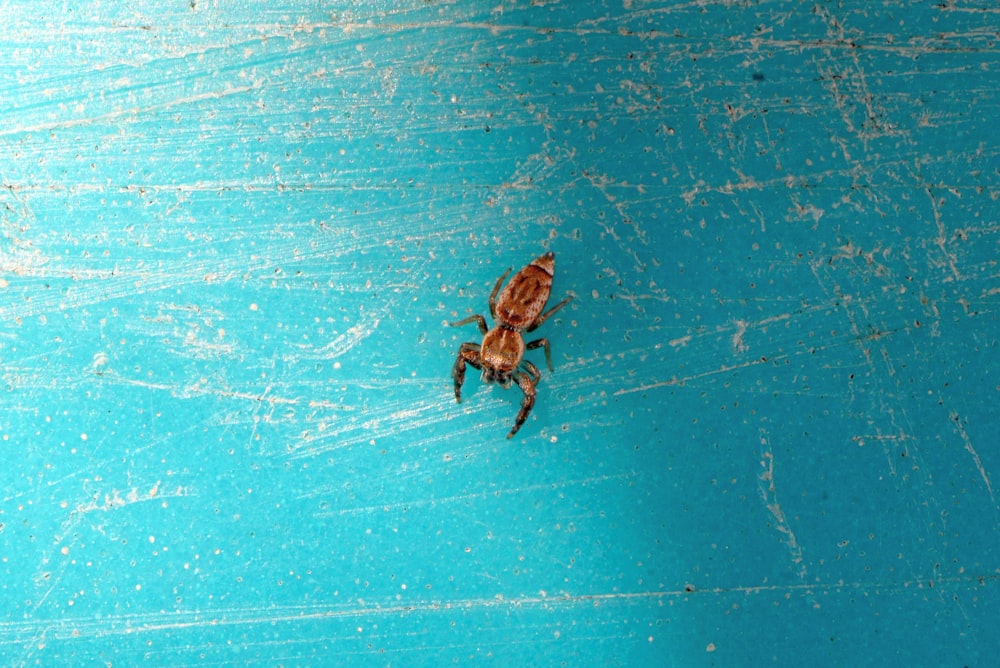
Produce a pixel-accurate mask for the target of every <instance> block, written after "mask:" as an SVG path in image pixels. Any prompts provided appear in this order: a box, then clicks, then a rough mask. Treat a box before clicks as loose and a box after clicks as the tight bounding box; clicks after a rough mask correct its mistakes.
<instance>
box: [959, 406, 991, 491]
mask: <svg viewBox="0 0 1000 668" xmlns="http://www.w3.org/2000/svg"><path fill="white" fill-rule="evenodd" d="M948 417H950V418H951V421H952V422H954V423H955V429H957V430H958V435H959V436H960V437H961V438H962V442H963V443H964V444H965V450H966V452H968V453H969V454H970V455H972V461H973V462H974V463H975V465H976V468H977V469H978V470H979V475H980V476H982V478H983V482H984V483H986V490H987V491H988V492H989V493H990V501H992V502H993V507H994V508H995V507H996V505H997V500H996V497H994V496H993V485H992V484H991V483H990V475H989V473H988V472H987V471H986V467H985V466H983V460H981V459H980V458H979V453H977V452H976V449H975V448H974V447H973V446H972V439H971V438H969V433H968V432H967V431H965V427H964V426H963V425H962V418H961V417H960V416H959V414H958V413H956V412H955V411H952V412H951V413H950V415H949V416H948Z"/></svg>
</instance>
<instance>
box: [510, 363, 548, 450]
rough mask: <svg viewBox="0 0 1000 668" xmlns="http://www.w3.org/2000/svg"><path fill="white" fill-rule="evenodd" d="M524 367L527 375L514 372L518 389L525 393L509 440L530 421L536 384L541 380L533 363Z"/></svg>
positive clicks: (525, 364)
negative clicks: (529, 416) (529, 414)
mask: <svg viewBox="0 0 1000 668" xmlns="http://www.w3.org/2000/svg"><path fill="white" fill-rule="evenodd" d="M524 366H525V368H526V369H527V370H528V372H527V373H524V372H523V371H515V372H514V380H516V381H517V385H518V387H520V388H521V391H522V392H524V399H523V400H522V401H521V410H519V411H518V412H517V418H516V419H515V420H514V428H513V429H511V430H510V433H509V434H507V438H510V437H511V436H513V435H514V434H516V433H517V430H518V429H520V428H521V425H522V424H524V421H525V420H527V419H528V413H530V412H531V408H532V406H534V405H535V383H537V382H538V380H539V378H541V374H540V373H538V369H536V368H535V365H534V364H532V363H531V362H525V363H524Z"/></svg>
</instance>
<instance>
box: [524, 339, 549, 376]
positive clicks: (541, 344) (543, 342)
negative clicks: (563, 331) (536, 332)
mask: <svg viewBox="0 0 1000 668" xmlns="http://www.w3.org/2000/svg"><path fill="white" fill-rule="evenodd" d="M535 348H545V363H546V364H547V365H548V366H549V371H552V349H551V347H550V346H549V340H548V339H545V338H542V339H535V340H534V341H528V342H527V343H526V344H524V349H525V350H534V349H535Z"/></svg>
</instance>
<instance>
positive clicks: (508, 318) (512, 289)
mask: <svg viewBox="0 0 1000 668" xmlns="http://www.w3.org/2000/svg"><path fill="white" fill-rule="evenodd" d="M555 268H556V255H555V253H553V252H551V251H549V252H548V253H546V254H545V255H542V256H541V257H539V258H538V259H536V260H535V261H534V262H532V263H531V264H529V265H528V266H527V267H525V268H524V269H522V270H521V271H519V272H517V273H516V274H514V278H512V279H510V283H508V284H507V287H506V288H504V290H503V292H502V293H500V299H499V300H498V299H497V293H498V292H500V284H501V283H503V279H505V278H507V276H508V275H509V274H510V271H511V270H510V269H508V270H507V271H506V272H505V273H504V275H503V276H501V277H500V278H498V279H497V284H496V285H495V286H493V292H491V293H490V315H491V316H493V320H494V321H496V326H495V327H494V328H493V329H490V330H487V327H486V319H485V318H483V316H481V315H479V314H476V315H472V316H469V317H468V318H465V319H464V320H459V321H458V322H453V323H450V324H451V326H452V327H461V326H462V325H467V324H469V323H470V322H475V323H477V324H478V325H479V331H480V332H481V333H482V334H483V342H482V343H481V344H479V343H463V344H462V345H461V347H460V348H459V349H458V358H457V359H456V360H455V366H454V367H452V370H451V375H452V377H453V378H454V379H455V399H457V400H458V402H459V403H461V402H462V383H463V382H464V381H465V365H466V364H471V365H472V366H474V367H475V368H477V369H481V370H482V372H483V373H482V381H483V382H484V383H491V382H493V381H496V382H498V383H500V385H501V387H503V388H504V389H507V388H509V387H510V384H511V381H514V382H516V383H517V386H518V387H520V388H521V391H522V392H524V400H523V401H522V402H521V410H520V411H518V413H517V419H516V420H515V421H514V428H513V429H511V430H510V433H509V434H507V438H510V437H511V436H513V435H514V434H516V433H517V430H518V429H520V428H521V425H522V424H524V421H525V420H527V419H528V413H530V412H531V407H532V406H534V405H535V385H537V384H538V381H539V380H540V379H541V377H542V374H541V373H539V371H538V367H536V366H535V365H534V364H532V363H531V362H529V361H528V360H526V359H524V351H525V350H534V349H535V348H545V362H546V364H547V365H548V367H549V371H552V353H551V351H550V349H549V341H548V339H544V338H543V339H535V340H534V341H529V342H528V343H525V342H524V338H522V336H521V331H522V330H523V331H525V332H532V331H534V330H535V329H536V328H537V327H538V326H539V325H541V324H542V323H543V322H545V321H546V320H548V319H549V316H551V315H552V314H553V313H555V312H556V311H558V310H559V309H561V308H562V307H563V306H565V305H566V304H568V303H569V302H570V300H571V299H573V297H572V296H570V297H567V298H566V299H564V300H562V301H561V302H559V303H558V304H556V305H555V306H553V307H552V308H550V309H549V310H548V311H545V313H542V309H544V308H545V303H546V302H547V301H548V300H549V293H551V292H552V276H553V274H554V273H555Z"/></svg>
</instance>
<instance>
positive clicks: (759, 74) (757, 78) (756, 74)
mask: <svg viewBox="0 0 1000 668" xmlns="http://www.w3.org/2000/svg"><path fill="white" fill-rule="evenodd" d="M753 80H754V81H763V80H764V73H763V72H754V73H753Z"/></svg>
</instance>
